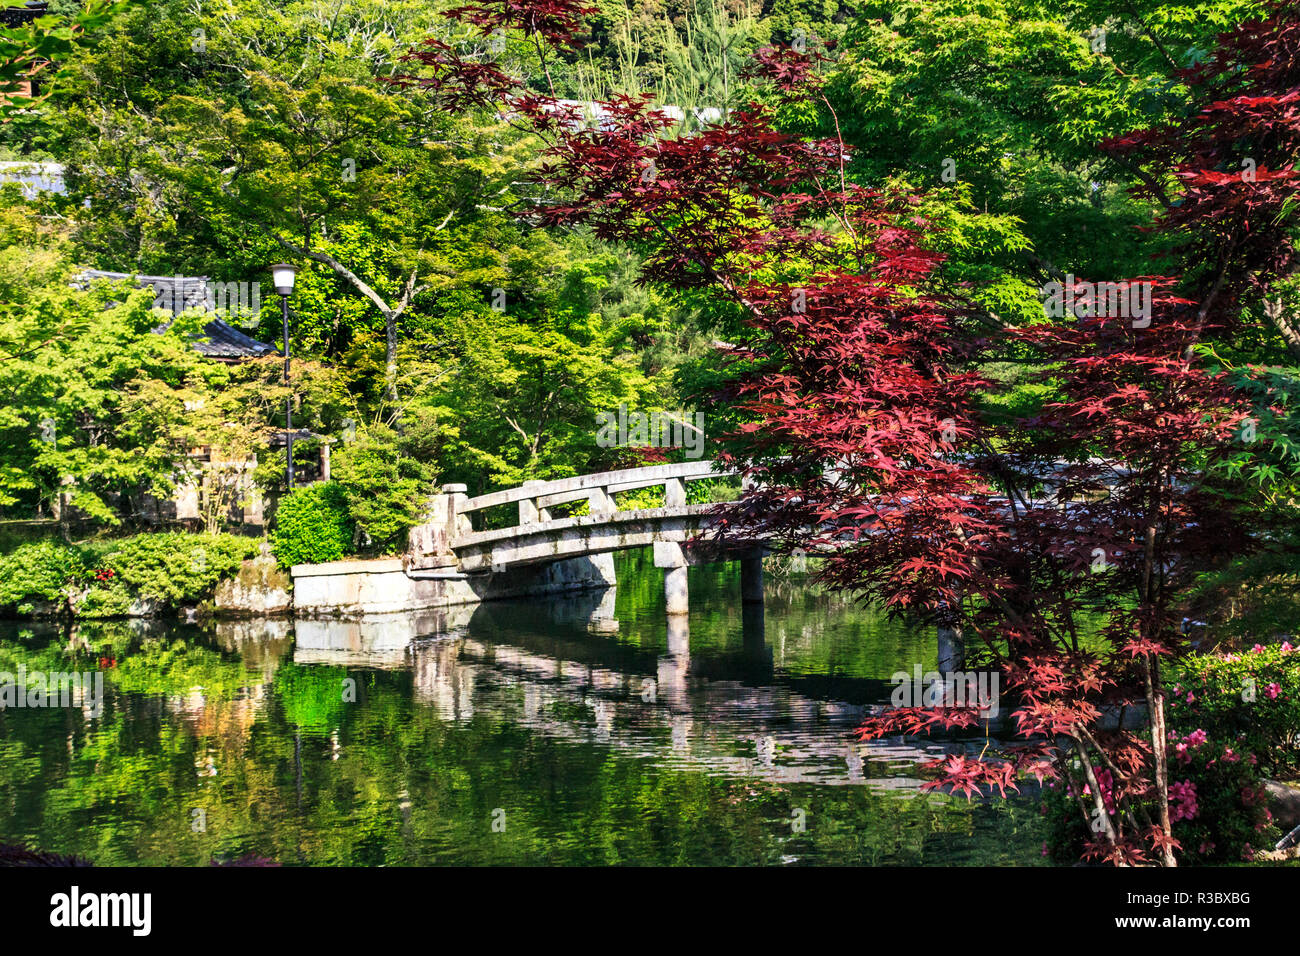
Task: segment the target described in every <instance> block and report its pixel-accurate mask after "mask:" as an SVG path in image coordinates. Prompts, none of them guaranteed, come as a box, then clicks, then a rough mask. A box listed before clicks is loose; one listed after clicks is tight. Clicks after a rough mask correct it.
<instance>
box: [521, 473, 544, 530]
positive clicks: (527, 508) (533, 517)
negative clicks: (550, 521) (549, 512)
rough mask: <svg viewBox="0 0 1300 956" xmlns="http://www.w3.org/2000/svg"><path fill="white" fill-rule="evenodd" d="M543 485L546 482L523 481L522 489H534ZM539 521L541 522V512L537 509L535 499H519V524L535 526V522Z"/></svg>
mask: <svg viewBox="0 0 1300 956" xmlns="http://www.w3.org/2000/svg"><path fill="white" fill-rule="evenodd" d="M544 484H546V482H544V481H538V480H533V481H525V482H524V484H523V487H524V488H536V487H537V486H539V485H544ZM540 520H541V511H540V509H539V508H538V507H537V499H536V498H520V499H519V523H520V524H521V525H527V524H537V522H538V521H540Z"/></svg>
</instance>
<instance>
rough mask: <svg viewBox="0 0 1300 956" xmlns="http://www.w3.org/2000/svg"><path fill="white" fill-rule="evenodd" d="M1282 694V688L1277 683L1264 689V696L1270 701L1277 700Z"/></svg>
mask: <svg viewBox="0 0 1300 956" xmlns="http://www.w3.org/2000/svg"><path fill="white" fill-rule="evenodd" d="M1281 692H1282V688H1281V687H1279V686H1278V685H1277V682H1276V681H1274V682H1273V683H1272V684H1269V685H1268V686H1267V687H1265V688H1264V696H1265V697H1267V698H1268V699H1269V700H1277V695H1278V694H1280V693H1281Z"/></svg>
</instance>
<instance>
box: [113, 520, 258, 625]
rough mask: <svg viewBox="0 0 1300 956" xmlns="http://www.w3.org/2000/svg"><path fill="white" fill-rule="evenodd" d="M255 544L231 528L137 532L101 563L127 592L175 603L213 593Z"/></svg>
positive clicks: (118, 545)
mask: <svg viewBox="0 0 1300 956" xmlns="http://www.w3.org/2000/svg"><path fill="white" fill-rule="evenodd" d="M256 550H257V542H256V541H254V540H253V539H251V538H243V537H240V536H238V535H233V534H186V533H184V532H180V531H177V532H168V533H163V534H138V535H136V536H134V537H131V538H123V539H122V540H121V541H119V542H116V543H115V544H114V546H113V548H112V550H110V551H108V552H107V553H105V554H104V556H103V558H101V563H102V566H103V567H104V568H106V569H109V570H111V571H112V572H113V575H114V578H115V579H116V580H117V581H120V582H121V583H122V584H123V585H125V586H126V588H127V589H128V590H129V591H130V592H132V593H134V594H138V595H139V596H140V597H143V598H148V599H150V600H154V601H161V602H162V603H163V604H166V605H168V606H170V607H177V606H179V605H182V604H192V603H195V602H197V601H202V600H206V599H208V598H210V597H212V596H213V594H214V593H215V591H216V588H217V582H218V581H220V580H221V579H222V578H227V577H230V576H232V575H233V574H235V573H236V572H237V571H238V570H239V566H240V564H241V563H242V562H243V561H244V559H245V558H249V557H252V555H253V553H254V552H255V551H256Z"/></svg>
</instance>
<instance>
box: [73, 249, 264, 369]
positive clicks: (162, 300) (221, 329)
mask: <svg viewBox="0 0 1300 956" xmlns="http://www.w3.org/2000/svg"><path fill="white" fill-rule="evenodd" d="M81 278H82V279H112V280H115V281H121V280H124V279H133V280H134V281H135V284H136V287H137V288H140V289H143V288H144V287H145V286H149V287H150V288H152V289H153V290H154V293H155V295H156V296H157V298H156V299H155V300H154V306H155V307H156V308H160V309H167V310H168V311H169V312H171V313H172V314H173V315H179V314H180V313H182V312H185V311H186V310H188V309H200V310H202V311H204V312H211V311H213V307H212V299H211V298H210V297H209V295H208V279H207V277H206V276H145V275H135V276H133V275H132V274H131V273H127V272H106V271H104V270H102V269H86V270H84V271H83V272H82V273H81ZM170 324H171V323H170V322H165V323H163V324H162V325H160V326H158V327H157V328H156V329H154V331H155V332H160V333H161V332H163V331H165V330H166V329H167V327H168V326H169V325H170ZM203 334H204V336H205V337H206V339H207V341H198V342H195V343H194V348H195V351H197V352H198V353H199V354H200V355H206V356H207V357H208V358H213V359H220V360H222V361H228V362H229V361H238V360H239V359H246V358H261V357H262V356H264V355H276V354H279V351H280V350H279V349H277V348H276V347H275V346H274V345H267V344H266V343H265V342H259V341H257V339H255V338H253V337H252V336H249V335H245V334H244V333H243V332H241V331H239V329H237V328H235V327H234V326H233V325H231V324H230V323H228V322H225V321H223V320H221V319H216V318H214V319H212V321H210V322H208V323H207V324H205V325H204V326H203Z"/></svg>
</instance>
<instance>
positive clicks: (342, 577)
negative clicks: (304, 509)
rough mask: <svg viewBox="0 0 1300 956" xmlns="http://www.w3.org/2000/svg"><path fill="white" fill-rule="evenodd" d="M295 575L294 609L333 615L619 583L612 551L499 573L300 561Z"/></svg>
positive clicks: (397, 562) (381, 562) (379, 562)
mask: <svg viewBox="0 0 1300 956" xmlns="http://www.w3.org/2000/svg"><path fill="white" fill-rule="evenodd" d="M292 574H293V608H294V611H295V612H296V613H298V614H304V615H313V614H314V615H322V616H330V617H353V616H359V615H363V614H383V613H387V612H390V611H414V610H422V609H425V608H444V607H455V606H457V605H462V604H477V603H479V602H480V601H491V600H496V599H500V598H513V597H529V596H532V595H540V594H560V593H564V592H566V591H580V590H585V589H588V588H606V587H612V586H613V585H614V584H616V583H617V581H616V578H615V576H614V558H613V556H612V555H609V554H601V555H595V556H593V557H586V558H571V559H568V560H565V561H556V562H554V563H552V564H546V565H530V566H527V567H516V568H510V569H508V570H506V571H501V572H498V573H494V574H476V575H467V574H460V573H457V572H455V571H440V572H438V571H418V570H413V571H412V572H411V574H410V575H408V574H407V571H406V568H405V567H404V566H403V563H402V559H401V558H379V559H375V560H368V561H332V562H329V563H327V564H299V565H295V566H294V568H293V570H292ZM434 575H437V576H434Z"/></svg>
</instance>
